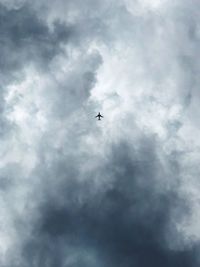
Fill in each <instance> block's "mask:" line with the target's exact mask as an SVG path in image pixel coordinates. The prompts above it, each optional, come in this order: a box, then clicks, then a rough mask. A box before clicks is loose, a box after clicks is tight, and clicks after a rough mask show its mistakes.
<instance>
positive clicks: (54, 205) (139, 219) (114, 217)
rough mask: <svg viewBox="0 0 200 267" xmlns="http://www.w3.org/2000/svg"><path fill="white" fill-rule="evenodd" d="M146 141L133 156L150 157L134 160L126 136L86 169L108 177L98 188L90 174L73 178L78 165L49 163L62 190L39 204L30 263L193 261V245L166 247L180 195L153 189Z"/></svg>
mask: <svg viewBox="0 0 200 267" xmlns="http://www.w3.org/2000/svg"><path fill="white" fill-rule="evenodd" d="M146 145H147V147H146V148H144V150H141V151H140V154H139V155H138V158H139V159H141V158H142V159H145V157H146V153H147V154H148V157H150V158H151V163H150V162H149V161H148V162H145V160H144V161H142V162H140V163H138V158H137V157H136V155H135V151H133V150H132V149H130V148H129V146H128V144H127V143H125V142H123V143H121V144H118V145H114V146H113V148H112V152H111V154H110V156H109V159H108V160H106V161H105V163H104V164H103V166H101V167H100V168H97V169H95V172H94V173H92V174H91V175H94V176H99V177H101V176H102V175H105V174H106V175H107V176H108V177H109V179H112V183H111V185H110V186H108V185H105V187H104V188H103V190H98V191H97V192H92V191H93V190H95V185H94V180H95V177H93V179H91V180H90V181H89V182H88V180H86V181H83V182H80V181H79V182H77V176H78V173H77V170H76V168H77V166H73V165H71V166H70V170H67V167H66V166H63V165H62V164H59V162H57V163H55V162H54V163H53V165H52V166H51V169H50V170H49V177H50V176H52V180H53V179H57V182H56V184H57V187H54V189H53V190H56V192H59V194H61V195H62V196H63V203H59V202H55V198H54V197H52V195H51V196H50V197H48V198H47V202H46V201H44V203H43V205H42V206H41V207H40V209H41V217H40V220H39V221H38V223H37V225H35V227H34V230H33V232H32V239H31V240H28V245H27V244H26V245H25V248H24V258H25V259H26V261H27V264H29V266H34V263H33V262H34V261H35V260H36V261H37V266H45V264H47V265H48V266H85V265H87V266H92V265H93V264H95V265H96V266H100V265H102V264H103V265H104V266H124V265H125V266H144V267H145V266H160V265H163V266H167V267H168V266H172V267H173V266H177V265H181V266H195V265H194V264H195V261H194V258H195V251H194V250H193V249H189V250H186V251H172V250H169V249H167V247H166V240H165V234H166V233H165V230H166V227H167V225H168V224H169V221H170V209H171V206H172V205H180V203H179V202H181V199H178V197H177V196H176V189H175V188H174V189H171V190H168V191H167V192H163V193H158V191H157V190H156V184H155V180H154V179H155V176H157V171H155V169H156V168H161V166H159V159H158V157H157V156H156V152H155V150H154V148H153V145H152V144H151V140H149V144H148V143H146ZM57 164H58V165H59V167H58V166H54V165H57ZM52 168H53V169H57V171H56V174H57V176H59V178H60V175H61V173H62V175H63V179H62V182H60V180H59V181H58V178H56V176H54V175H53V173H54V171H53V169H52ZM172 169H173V167H172ZM64 170H65V171H64ZM160 171H161V173H160V175H163V173H162V170H160ZM109 179H108V183H109ZM49 181H51V179H50V178H49ZM64 181H67V182H64ZM141 181H142V182H141ZM50 183H51V182H50ZM59 183H60V185H59ZM65 183H67V184H66V187H65V186H64V184H65ZM47 187H50V186H49V185H48V186H47ZM49 192H50V191H49ZM82 195H83V197H81V196H82ZM79 198H82V201H80V200H79ZM172 203H173V204H172ZM80 251H81V252H80ZM68 261H69V263H68V264H67V262H68ZM31 264H32V265H31Z"/></svg>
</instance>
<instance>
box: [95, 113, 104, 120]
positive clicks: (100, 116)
mask: <svg viewBox="0 0 200 267" xmlns="http://www.w3.org/2000/svg"><path fill="white" fill-rule="evenodd" d="M97 117H98V120H99V121H100V120H101V118H103V116H102V115H101V114H100V112H99V114H98V115H97V116H96V117H95V118H97Z"/></svg>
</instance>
